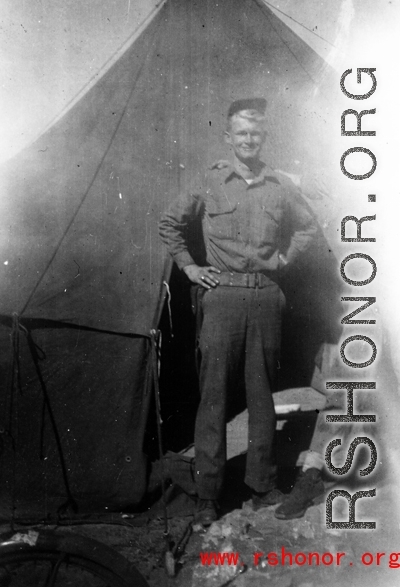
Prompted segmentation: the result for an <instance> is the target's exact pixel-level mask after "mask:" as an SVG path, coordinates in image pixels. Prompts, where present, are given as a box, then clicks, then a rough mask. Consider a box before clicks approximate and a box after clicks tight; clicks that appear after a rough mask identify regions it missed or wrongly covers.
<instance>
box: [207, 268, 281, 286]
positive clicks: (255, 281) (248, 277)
mask: <svg viewBox="0 0 400 587" xmlns="http://www.w3.org/2000/svg"><path fill="white" fill-rule="evenodd" d="M216 278H217V279H218V281H219V285H220V286H221V285H222V286H225V287H229V286H231V287H253V288H256V287H267V286H270V285H272V284H273V283H274V282H275V280H274V279H272V277H269V276H268V275H265V274H264V273H228V272H223V273H219V274H218V275H216Z"/></svg>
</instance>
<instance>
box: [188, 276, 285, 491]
mask: <svg viewBox="0 0 400 587" xmlns="http://www.w3.org/2000/svg"><path fill="white" fill-rule="evenodd" d="M283 305H284V296H283V293H282V291H281V289H280V288H279V286H278V285H277V284H276V283H275V282H273V281H271V282H270V284H268V285H267V286H266V287H263V288H245V287H225V286H217V287H216V288H214V289H210V290H207V291H206V292H205V294H204V297H203V300H202V310H203V322H202V327H201V331H200V339H199V351H200V367H199V368H200V373H199V376H200V394H201V399H200V405H199V408H198V412H197V417H196V426H195V451H196V486H197V493H198V496H199V497H200V498H202V499H217V497H218V495H219V494H220V491H221V487H222V483H223V476H224V466H225V462H226V411H227V403H228V401H229V396H230V393H232V391H233V390H234V389H235V385H237V382H238V381H239V380H240V379H243V380H244V383H245V393H246V402H247V408H248V413H249V432H248V452H247V461H246V474H245V483H246V484H247V485H248V486H249V487H251V488H252V489H253V490H255V491H259V492H264V491H268V490H270V489H272V488H273V487H274V486H275V477H276V466H275V463H274V458H273V454H272V453H273V449H272V445H273V437H274V432H275V410H274V404H273V400H272V390H273V386H274V379H275V376H276V369H277V367H278V360H279V349H280V340H281V314H282V309H283Z"/></svg>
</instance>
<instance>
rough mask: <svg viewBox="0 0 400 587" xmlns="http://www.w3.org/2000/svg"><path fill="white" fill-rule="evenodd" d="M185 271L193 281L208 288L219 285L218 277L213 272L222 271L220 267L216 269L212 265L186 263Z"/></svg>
mask: <svg viewBox="0 0 400 587" xmlns="http://www.w3.org/2000/svg"><path fill="white" fill-rule="evenodd" d="M183 271H184V272H185V273H186V275H187V276H188V277H189V279H190V281H192V282H193V283H198V284H199V285H202V286H203V287H205V288H206V289H211V288H212V287H217V285H218V284H219V281H218V278H217V277H215V275H213V273H217V274H218V273H221V271H220V270H219V269H216V268H215V267H213V266H212V265H211V266H210V267H199V266H198V265H194V264H193V265H186V267H184V268H183Z"/></svg>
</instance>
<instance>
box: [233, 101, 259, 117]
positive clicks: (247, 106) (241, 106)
mask: <svg viewBox="0 0 400 587" xmlns="http://www.w3.org/2000/svg"><path fill="white" fill-rule="evenodd" d="M266 107H267V101H266V100H265V98H243V99H242V100H235V102H232V104H231V105H230V106H229V110H228V118H231V117H232V116H233V115H234V114H236V113H237V112H240V111H241V110H255V111H256V112H258V113H259V114H261V115H262V116H264V114H265V109H266Z"/></svg>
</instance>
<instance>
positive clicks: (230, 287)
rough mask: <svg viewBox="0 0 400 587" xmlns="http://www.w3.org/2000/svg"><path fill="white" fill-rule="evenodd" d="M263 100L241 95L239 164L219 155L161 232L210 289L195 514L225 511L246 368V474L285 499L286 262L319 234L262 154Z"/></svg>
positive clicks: (263, 498)
mask: <svg viewBox="0 0 400 587" xmlns="http://www.w3.org/2000/svg"><path fill="white" fill-rule="evenodd" d="M265 109H266V101H265V100H264V99H263V98H252V99H244V100H238V101H236V102H233V103H232V104H231V106H230V108H229V112H228V121H227V128H226V132H225V140H226V142H227V143H228V144H229V145H230V146H231V148H232V150H233V162H232V163H229V162H226V161H220V162H218V163H216V164H214V165H213V166H212V167H211V170H210V171H209V173H208V175H207V178H206V179H205V181H204V185H203V186H202V187H201V188H200V189H198V190H196V192H195V193H191V194H188V195H184V196H181V197H180V198H178V199H177V200H176V201H175V202H174V203H173V204H172V206H171V207H170V208H169V210H168V211H167V212H166V214H165V215H164V217H163V219H162V221H161V223H160V234H161V238H162V240H163V241H164V242H165V244H166V245H167V247H168V250H169V252H170V253H171V255H172V257H173V259H174V261H175V262H176V264H177V265H178V267H179V268H180V269H182V270H183V271H184V272H185V273H186V275H187V276H188V278H189V279H190V281H192V282H193V283H195V284H198V285H199V286H201V287H202V288H204V290H203V291H204V296H203V297H202V314H203V322H202V327H201V332H200V339H199V351H200V394H201V400H200V405H199V408H198V412H197V417H196V426H195V454H196V460H195V463H196V466H195V469H196V485H197V493H198V497H199V501H198V508H197V513H196V516H195V521H196V522H198V523H200V524H203V525H204V526H207V525H209V524H211V522H213V521H214V520H216V519H217V499H218V496H219V494H220V491H221V487H222V482H223V474H224V465H225V461H226V407H227V401H228V398H229V394H230V392H231V391H232V389H233V387H234V386H235V383H236V381H237V380H238V378H239V376H241V375H244V381H245V390H246V400H247V407H248V412H249V434H248V442H249V444H248V453H247V463H246V476H245V482H246V484H247V485H248V486H249V487H250V488H251V489H252V491H253V497H252V499H253V507H254V508H255V509H258V508H259V507H262V506H267V505H273V504H276V503H278V502H280V501H282V494H281V493H280V492H279V491H278V490H277V489H276V486H275V485H276V466H275V464H274V461H273V455H272V441H273V437H274V432H275V410H274V404H273V400H272V391H273V388H274V379H275V372H276V369H277V366H278V360H279V349H280V336H281V312H282V308H283V305H284V296H283V293H282V291H281V289H280V287H279V285H278V278H279V273H280V271H281V269H283V268H285V267H286V266H287V265H290V264H291V263H295V261H296V258H297V256H298V255H299V254H300V253H302V252H303V251H305V250H306V249H307V247H308V246H309V244H310V242H311V239H312V237H313V235H314V233H315V230H316V229H315V225H314V222H313V219H312V216H311V215H310V213H309V212H308V210H307V208H306V206H305V205H304V203H303V201H302V199H301V198H299V196H297V195H296V194H294V193H293V192H291V191H290V189H288V188H286V187H284V186H283V185H281V183H280V181H279V179H278V177H277V176H276V174H275V173H274V172H273V171H272V169H271V168H269V167H268V166H267V165H265V163H263V162H262V161H261V160H260V154H261V149H262V147H263V145H264V142H265V137H266V131H265V118H264V114H265ZM199 217H200V218H201V222H202V227H203V236H204V244H205V248H206V263H205V265H204V266H199V265H197V264H196V263H195V262H194V260H193V257H192V255H191V250H190V245H189V241H190V239H188V236H187V235H188V231H189V232H190V229H191V223H192V221H193V220H195V219H196V218H197V219H198V218H199Z"/></svg>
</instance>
